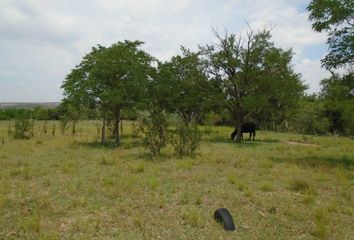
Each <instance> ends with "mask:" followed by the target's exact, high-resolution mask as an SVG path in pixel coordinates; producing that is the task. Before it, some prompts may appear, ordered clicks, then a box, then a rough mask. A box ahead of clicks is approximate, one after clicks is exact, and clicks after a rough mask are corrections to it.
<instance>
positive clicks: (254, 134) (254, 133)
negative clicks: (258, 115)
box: [253, 131, 256, 141]
mask: <svg viewBox="0 0 354 240" xmlns="http://www.w3.org/2000/svg"><path fill="white" fill-rule="evenodd" d="M255 136H256V131H254V132H253V141H254V137H255Z"/></svg>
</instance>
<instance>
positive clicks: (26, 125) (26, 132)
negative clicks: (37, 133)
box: [8, 118, 34, 139]
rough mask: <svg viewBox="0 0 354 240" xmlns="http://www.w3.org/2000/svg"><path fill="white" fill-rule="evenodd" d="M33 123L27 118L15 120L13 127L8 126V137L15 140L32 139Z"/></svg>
mask: <svg viewBox="0 0 354 240" xmlns="http://www.w3.org/2000/svg"><path fill="white" fill-rule="evenodd" d="M33 127H34V121H33V120H32V119H28V118H21V119H16V120H15V123H14V125H13V126H11V125H10V126H9V131H8V133H9V135H10V136H12V137H13V138H15V139H30V138H31V137H33Z"/></svg>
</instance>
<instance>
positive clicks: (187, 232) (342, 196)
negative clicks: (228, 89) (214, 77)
mask: <svg viewBox="0 0 354 240" xmlns="http://www.w3.org/2000/svg"><path fill="white" fill-rule="evenodd" d="M52 124H58V123H55V122H48V126H52ZM96 125H97V124H95V123H94V122H82V123H80V126H79V127H78V129H80V131H79V132H78V133H77V135H76V136H71V135H69V134H68V135H62V134H61V133H60V131H56V133H55V136H52V133H51V132H50V131H48V134H47V135H41V134H40V132H39V131H40V126H41V124H37V128H38V129H37V132H38V134H36V137H35V138H33V139H30V140H14V139H11V138H9V137H8V136H7V126H8V123H7V122H0V139H1V141H0V239H352V236H354V230H353V228H352V226H353V225H354V221H353V215H354V205H353V200H354V199H353V194H354V171H353V170H354V148H353V146H354V140H353V139H350V138H344V137H337V136H327V137H325V136H307V135H306V136H304V135H297V134H284V133H273V132H265V131H258V132H257V138H256V141H255V142H248V141H246V142H244V143H242V144H239V145H237V144H235V143H233V142H232V141H231V140H229V135H230V133H231V132H232V129H231V128H229V127H214V128H211V129H210V130H209V132H208V134H207V135H204V137H203V143H202V145H201V147H200V149H199V150H198V152H197V153H196V154H195V156H193V157H186V158H182V159H180V158H178V157H177V156H176V155H175V154H174V152H173V146H170V145H169V146H168V147H167V148H166V149H164V150H163V151H162V154H161V156H159V157H156V158H153V157H152V156H151V155H150V154H149V153H148V152H147V150H145V149H144V148H142V146H141V144H140V141H139V138H136V137H131V124H130V123H126V122H125V123H124V132H123V134H124V135H123V142H122V146H121V147H119V148H118V149H115V148H113V144H107V145H106V146H101V145H100V144H99V137H100V136H99V133H98V132H97V126H96ZM57 129H59V128H58V126H57ZM288 142H292V143H288ZM293 142H295V143H299V144H294V143H293ZM307 143H308V145H306V144H307ZM220 207H226V208H228V209H229V210H230V212H231V213H232V215H233V218H234V221H235V225H236V228H237V230H236V232H232V233H229V232H225V231H224V230H223V229H222V228H221V227H220V225H219V224H218V223H216V222H215V221H214V220H213V214H214V211H215V210H216V209H217V208H220Z"/></svg>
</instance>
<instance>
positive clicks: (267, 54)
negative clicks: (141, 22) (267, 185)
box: [202, 29, 304, 142]
mask: <svg viewBox="0 0 354 240" xmlns="http://www.w3.org/2000/svg"><path fill="white" fill-rule="evenodd" d="M215 35H216V37H217V38H218V44H216V45H209V46H206V47H202V51H203V53H204V56H205V59H206V61H207V63H208V69H209V74H210V77H211V79H212V82H213V83H214V85H215V86H216V87H217V88H218V90H219V95H218V96H217V95H215V96H216V99H217V101H218V102H219V103H221V104H222V106H225V107H226V108H227V109H228V110H229V112H230V113H231V115H232V117H233V119H234V121H235V123H236V127H237V138H236V142H241V125H242V123H243V122H244V121H245V119H248V118H250V117H251V116H252V114H255V113H257V112H259V111H262V110H264V109H266V108H270V106H271V105H273V106H274V107H276V108H284V107H285V106H286V107H289V105H291V103H292V102H293V99H294V98H297V97H299V96H300V95H301V94H302V92H303V90H304V86H303V84H302V82H301V81H300V78H299V76H298V75H297V74H295V73H294V72H293V71H292V70H291V67H290V61H291V57H292V52H291V50H287V51H284V50H282V49H280V48H276V47H275V46H274V44H273V42H272V41H271V35H270V32H269V31H267V30H263V31H260V32H258V33H255V32H253V31H252V30H251V29H249V30H248V31H247V33H246V37H245V38H243V37H241V36H236V35H235V34H231V35H229V34H227V33H226V34H225V36H220V34H218V33H217V32H215ZM289 98H291V100H289Z"/></svg>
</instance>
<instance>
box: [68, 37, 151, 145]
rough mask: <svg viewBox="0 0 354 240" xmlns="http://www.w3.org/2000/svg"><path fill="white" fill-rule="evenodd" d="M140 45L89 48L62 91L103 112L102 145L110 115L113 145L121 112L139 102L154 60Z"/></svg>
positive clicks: (72, 99) (129, 44) (118, 135)
mask: <svg viewBox="0 0 354 240" xmlns="http://www.w3.org/2000/svg"><path fill="white" fill-rule="evenodd" d="M142 44H143V42H140V41H127V40H126V41H124V42H117V43H115V44H113V45H112V46H110V47H103V46H98V47H94V48H92V51H91V53H89V54H87V55H86V56H85V57H84V58H83V60H82V62H81V63H80V65H78V66H77V67H76V68H75V69H73V70H72V71H71V73H70V74H69V75H68V76H67V78H66V80H65V81H64V83H63V85H62V88H63V89H64V95H65V97H66V98H67V99H71V101H74V102H81V103H82V104H84V105H86V106H88V107H91V108H92V107H99V109H100V110H101V112H102V118H103V126H102V142H103V143H104V142H105V124H106V122H105V121H106V118H107V116H108V114H109V115H111V116H113V121H114V136H115V142H116V146H118V145H119V144H120V132H119V124H120V122H121V112H122V110H123V109H129V108H132V107H134V106H135V105H136V103H137V102H138V101H139V100H140V99H141V97H142V94H143V92H144V89H145V86H146V83H147V81H148V79H149V74H150V72H151V68H152V67H151V65H152V62H153V61H154V59H153V58H152V57H151V56H150V55H149V54H147V53H146V52H145V51H143V50H141V49H140V46H141V45H142Z"/></svg>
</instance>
